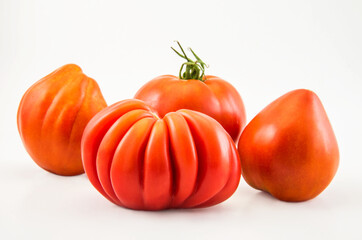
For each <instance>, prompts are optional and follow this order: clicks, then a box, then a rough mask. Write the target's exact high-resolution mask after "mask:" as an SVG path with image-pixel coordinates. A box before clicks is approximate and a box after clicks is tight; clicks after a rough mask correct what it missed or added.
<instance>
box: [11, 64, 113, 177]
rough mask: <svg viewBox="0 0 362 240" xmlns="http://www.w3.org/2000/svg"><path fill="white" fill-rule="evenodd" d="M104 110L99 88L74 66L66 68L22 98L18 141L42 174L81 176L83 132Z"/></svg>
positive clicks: (40, 81)
mask: <svg viewBox="0 0 362 240" xmlns="http://www.w3.org/2000/svg"><path fill="white" fill-rule="evenodd" d="M106 106H107V104H106V102H105V100H104V98H103V96H102V93H101V91H100V89H99V87H98V84H97V83H96V82H95V81H94V80H93V79H91V78H89V77H87V76H86V75H84V74H83V72H82V70H81V69H80V67H78V66H77V65H75V64H68V65H65V66H63V67H61V68H59V69H57V70H55V71H54V72H52V73H51V74H49V75H47V76H46V77H44V78H42V79H40V80H39V81H38V82H36V83H35V84H34V85H32V86H31V87H30V88H29V89H28V90H27V91H26V93H25V94H24V96H23V98H22V99H21V102H20V105H19V109H18V115H17V123H18V130H19V133H20V137H21V139H22V141H23V143H24V146H25V148H26V150H27V151H28V153H29V154H30V156H31V157H32V158H33V160H34V161H35V162H36V163H37V164H38V165H39V166H40V167H42V168H44V169H45V170H47V171H50V172H52V173H56V174H60V175H76V174H80V173H83V172H84V170H83V166H82V160H81V153H80V142H81V138H82V134H83V130H84V128H85V126H86V124H87V123H88V121H89V120H90V119H91V118H92V117H93V116H94V115H95V114H96V113H97V112H99V111H100V110H101V109H103V108H104V107H106Z"/></svg>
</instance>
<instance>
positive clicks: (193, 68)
mask: <svg viewBox="0 0 362 240" xmlns="http://www.w3.org/2000/svg"><path fill="white" fill-rule="evenodd" d="M176 42H177V45H178V46H179V47H180V49H181V52H182V53H183V54H181V53H179V52H178V51H176V50H175V49H174V48H173V47H171V49H172V50H173V51H174V52H175V53H177V55H179V56H180V57H182V58H183V59H185V60H186V61H187V62H184V63H183V64H182V65H181V68H180V72H179V78H180V79H184V80H189V79H197V80H200V81H202V82H204V81H205V80H206V79H205V78H204V76H205V67H209V66H208V65H207V64H206V63H204V62H203V61H202V60H201V59H200V58H199V57H198V56H197V55H196V54H195V52H194V51H193V50H192V49H191V48H189V50H190V51H191V53H192V55H194V57H195V58H196V61H193V60H191V59H190V58H188V57H187V55H186V53H185V51H184V49H183V48H182V46H181V44H180V43H179V42H178V41H176ZM184 67H185V71H184V72H182V71H183V69H184Z"/></svg>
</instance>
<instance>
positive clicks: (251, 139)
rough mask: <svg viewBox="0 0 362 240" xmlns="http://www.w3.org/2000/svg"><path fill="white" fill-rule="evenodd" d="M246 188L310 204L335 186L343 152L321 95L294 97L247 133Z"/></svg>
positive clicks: (242, 145)
mask: <svg viewBox="0 0 362 240" xmlns="http://www.w3.org/2000/svg"><path fill="white" fill-rule="evenodd" d="M238 151H239V154H240V160H241V166H242V174H243V177H244V179H245V180H246V182H247V183H248V184H249V185H250V186H252V187H254V188H256V189H259V190H262V191H266V192H269V193H270V194H271V195H273V196H274V197H276V198H278V199H280V200H283V201H291V202H296V201H305V200H309V199H312V198H314V197H316V196H317V195H319V194H320V193H321V192H322V191H323V190H324V189H325V188H326V187H327V186H328V185H329V183H330V182H331V181H332V179H333V177H334V175H335V173H336V171H337V168H338V164H339V150H338V145H337V140H336V138H335V136H334V133H333V129H332V126H331V124H330V122H329V120H328V117H327V114H326V112H325V110H324V108H323V105H322V103H321V101H320V100H319V98H318V97H317V95H316V94H315V93H313V92H312V91H309V90H305V89H298V90H294V91H291V92H289V93H287V94H285V95H283V96H281V97H280V98H278V99H277V100H275V101H274V102H272V103H271V104H269V105H268V106H267V107H265V108H264V109H263V110H262V111H261V112H260V113H259V114H257V115H256V117H255V118H254V119H253V120H252V121H251V122H250V123H249V124H248V125H247V126H246V127H245V130H244V131H243V133H242V135H241V137H240V141H239V144H238Z"/></svg>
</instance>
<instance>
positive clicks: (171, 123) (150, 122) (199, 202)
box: [82, 99, 241, 210]
mask: <svg viewBox="0 0 362 240" xmlns="http://www.w3.org/2000/svg"><path fill="white" fill-rule="evenodd" d="M82 158H83V165H84V169H85V172H86V174H87V176H88V178H89V180H90V182H91V183H92V184H93V186H94V187H95V188H96V189H97V190H98V191H99V192H100V193H101V194H102V195H103V196H105V197H106V198H107V199H108V200H110V201H111V202H113V203H115V204H117V205H120V206H123V207H126V208H131V209H137V210H161V209H168V208H195V207H208V206H212V205H215V204H218V203H220V202H223V201H225V200H226V199H227V198H229V197H230V196H231V195H232V194H233V193H234V191H235V190H236V188H237V186H238V184H239V180H240V177H241V172H240V171H241V169H240V162H239V156H238V154H237V150H236V147H235V144H234V142H233V140H232V139H231V137H230V136H229V135H228V134H227V132H226V131H225V130H224V129H223V128H222V126H221V125H220V124H219V123H218V122H217V121H215V120H214V119H212V118H211V117H209V116H207V115H205V114H202V113H199V112H196V111H192V110H186V109H183V110H178V111H177V112H170V113H167V114H166V115H165V116H164V117H163V118H162V119H161V118H159V117H158V116H157V115H156V114H155V112H154V111H153V110H151V108H150V107H149V106H148V105H146V104H145V103H144V102H143V101H141V100H136V99H131V100H123V101H121V102H118V103H115V104H113V105H111V106H109V107H107V108H105V109H103V110H102V111H100V112H99V113H98V114H96V115H95V116H94V117H93V118H92V120H91V121H90V122H89V123H88V125H87V127H86V129H85V130H84V135H83V138H82Z"/></svg>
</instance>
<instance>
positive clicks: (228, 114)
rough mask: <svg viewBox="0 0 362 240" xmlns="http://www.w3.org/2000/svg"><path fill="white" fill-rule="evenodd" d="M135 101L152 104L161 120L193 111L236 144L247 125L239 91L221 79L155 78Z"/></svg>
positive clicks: (213, 77) (206, 77)
mask: <svg viewBox="0 0 362 240" xmlns="http://www.w3.org/2000/svg"><path fill="white" fill-rule="evenodd" d="M134 98H136V99H140V100H143V101H144V102H146V103H147V104H149V105H150V106H151V107H152V108H153V109H154V110H155V111H156V112H157V114H158V115H159V116H160V117H163V116H165V114H167V113H168V112H172V111H177V110H178V109H191V110H195V111H198V112H202V113H205V114H207V115H209V116H210V117H212V118H214V119H215V120H217V121H218V122H219V123H220V124H221V125H222V126H223V127H224V128H225V130H226V131H227V132H228V133H229V134H230V136H231V137H232V139H233V140H234V141H235V142H236V141H237V140H238V139H239V137H240V134H241V131H242V130H243V128H244V127H245V124H246V114H245V108H244V103H243V101H242V99H241V97H240V94H239V93H238V91H237V90H236V89H235V88H234V87H233V86H232V85H231V84H230V83H228V82H226V81H224V80H222V79H221V78H219V77H215V76H210V75H206V76H205V78H204V81H200V80H197V79H189V80H183V79H180V78H179V77H176V76H173V75H164V76H160V77H156V78H155V79H153V80H151V81H149V82H148V83H146V84H145V85H144V86H142V87H141V88H140V89H139V90H138V92H137V93H136V95H135V96H134Z"/></svg>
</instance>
